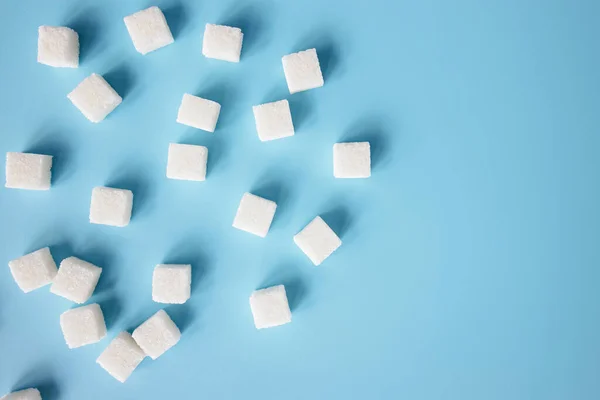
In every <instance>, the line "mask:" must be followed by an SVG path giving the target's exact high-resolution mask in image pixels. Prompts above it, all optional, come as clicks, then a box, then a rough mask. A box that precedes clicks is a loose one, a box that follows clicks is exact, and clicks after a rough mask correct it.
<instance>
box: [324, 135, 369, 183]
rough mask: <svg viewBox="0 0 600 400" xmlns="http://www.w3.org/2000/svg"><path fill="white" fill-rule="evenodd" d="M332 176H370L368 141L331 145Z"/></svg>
mask: <svg viewBox="0 0 600 400" xmlns="http://www.w3.org/2000/svg"><path fill="white" fill-rule="evenodd" d="M333 176H335V177H336V178H368V177H370V176H371V146H370V144H369V142H353V143H336V144H334V145H333Z"/></svg>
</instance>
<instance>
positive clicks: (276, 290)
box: [250, 285, 292, 329]
mask: <svg viewBox="0 0 600 400" xmlns="http://www.w3.org/2000/svg"><path fill="white" fill-rule="evenodd" d="M250 309H251V310H252V316H253V317H254V326H256V329H263V328H272V327H274V326H279V325H284V324H287V323H288V322H292V312H291V311H290V306H289V304H288V299H287V295H286V294H285V287H284V286H283V285H278V286H272V287H270V288H266V289H261V290H257V291H255V292H253V293H252V295H251V296H250Z"/></svg>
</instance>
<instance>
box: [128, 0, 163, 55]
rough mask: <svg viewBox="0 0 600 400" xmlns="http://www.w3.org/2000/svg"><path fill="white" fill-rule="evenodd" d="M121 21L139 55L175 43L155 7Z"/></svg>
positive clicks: (160, 13) (161, 13)
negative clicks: (123, 22)
mask: <svg viewBox="0 0 600 400" xmlns="http://www.w3.org/2000/svg"><path fill="white" fill-rule="evenodd" d="M123 20H124V21H125V26H126V27H127V31H128V32H129V36H131V40H132V41H133V46H134V47H135V49H136V50H137V51H138V52H139V53H142V54H147V53H150V52H151V51H154V50H158V49H160V48H161V47H165V46H167V45H169V44H171V43H173V42H174V41H175V40H174V39H173V35H172V34H171V30H170V29H169V25H168V24H167V19H166V18H165V15H164V14H163V12H162V11H161V10H160V8H158V7H156V6H153V7H150V8H146V9H145V10H141V11H138V12H136V13H134V14H131V15H128V16H127V17H125V18H123Z"/></svg>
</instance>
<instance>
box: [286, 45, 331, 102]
mask: <svg viewBox="0 0 600 400" xmlns="http://www.w3.org/2000/svg"><path fill="white" fill-rule="evenodd" d="M281 61H282V62H283V72H284V74H285V79H286V81H287V84H288V89H289V90H290V93H297V92H302V91H305V90H309V89H314V88H318V87H321V86H323V85H324V84H325V82H324V81H323V74H322V73H321V66H320V65H319V58H318V57H317V50H316V49H308V50H304V51H300V52H298V53H293V54H288V55H287V56H283V58H282V59H281Z"/></svg>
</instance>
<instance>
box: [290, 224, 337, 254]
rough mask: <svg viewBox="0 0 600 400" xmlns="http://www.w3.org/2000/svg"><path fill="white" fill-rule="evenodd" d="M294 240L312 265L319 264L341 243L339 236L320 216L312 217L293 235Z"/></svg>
mask: <svg viewBox="0 0 600 400" xmlns="http://www.w3.org/2000/svg"><path fill="white" fill-rule="evenodd" d="M294 242H295V243H296V245H297V246H298V247H300V250H302V251H303V252H304V254H306V255H307V256H308V258H310V260H311V261H312V262H313V264H314V265H320V264H321V263H322V262H323V261H325V259H326V258H327V257H329V256H330V255H331V254H332V253H333V252H334V251H335V250H337V248H338V247H340V246H341V245H342V241H341V240H340V238H339V237H338V236H337V235H336V234H335V232H334V231H333V230H332V229H331V228H330V227H329V225H327V224H326V223H325V221H323V219H322V218H321V217H316V218H315V219H313V220H312V221H311V222H310V223H309V224H308V225H306V227H305V228H304V229H302V231H301V232H300V233H298V234H297V235H296V236H294Z"/></svg>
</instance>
